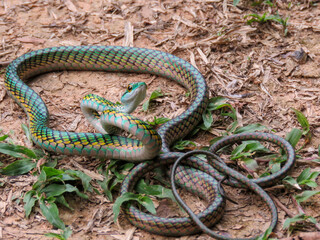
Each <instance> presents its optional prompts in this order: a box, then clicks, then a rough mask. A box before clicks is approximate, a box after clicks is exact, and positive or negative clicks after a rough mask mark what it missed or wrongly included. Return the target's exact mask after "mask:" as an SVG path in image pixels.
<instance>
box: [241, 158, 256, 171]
mask: <svg viewBox="0 0 320 240" xmlns="http://www.w3.org/2000/svg"><path fill="white" fill-rule="evenodd" d="M243 161H244V163H245V164H246V166H247V167H248V168H249V169H251V170H253V171H256V170H257V169H258V168H259V165H258V163H257V161H256V160H254V159H251V158H246V159H243Z"/></svg>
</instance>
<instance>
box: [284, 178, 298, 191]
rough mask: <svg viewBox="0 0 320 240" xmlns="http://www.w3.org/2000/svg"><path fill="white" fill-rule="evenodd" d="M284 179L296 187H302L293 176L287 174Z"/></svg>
mask: <svg viewBox="0 0 320 240" xmlns="http://www.w3.org/2000/svg"><path fill="white" fill-rule="evenodd" d="M282 181H283V182H284V183H286V184H289V185H290V186H292V187H294V188H297V189H301V188H300V186H299V184H298V182H297V181H296V180H295V179H294V178H293V177H291V176H286V177H285V178H284V179H282Z"/></svg>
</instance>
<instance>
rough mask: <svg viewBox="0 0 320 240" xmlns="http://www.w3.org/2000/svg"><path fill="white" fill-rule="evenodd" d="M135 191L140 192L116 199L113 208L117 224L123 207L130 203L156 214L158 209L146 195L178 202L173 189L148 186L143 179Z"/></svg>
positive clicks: (126, 194) (127, 193)
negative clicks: (137, 204)
mask: <svg viewBox="0 0 320 240" xmlns="http://www.w3.org/2000/svg"><path fill="white" fill-rule="evenodd" d="M135 190H136V191H137V192H138V193H137V194H135V193H131V192H126V193H125V194H123V195H121V196H120V197H118V198H117V199H116V201H115V203H114V205H113V207H112V210H113V213H114V221H115V222H116V221H117V218H118V216H119V213H120V209H121V206H122V205H123V204H124V203H126V202H129V201H130V202H132V201H135V202H138V203H139V204H141V205H142V206H144V207H145V209H146V210H147V211H148V212H150V213H152V214H156V209H155V207H154V204H153V202H152V200H151V198H149V197H148V196H146V195H151V196H155V197H157V198H170V199H171V200H172V201H174V202H176V200H175V197H174V196H173V193H172V191H171V189H167V188H165V187H163V186H161V185H148V184H147V183H146V182H145V181H144V180H143V179H141V180H140V181H139V182H138V184H137V185H136V188H135Z"/></svg>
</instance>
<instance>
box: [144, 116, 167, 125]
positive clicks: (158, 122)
mask: <svg viewBox="0 0 320 240" xmlns="http://www.w3.org/2000/svg"><path fill="white" fill-rule="evenodd" d="M168 121H170V119H169V118H165V117H160V118H157V117H156V116H155V117H154V119H153V121H152V122H148V124H150V125H151V126H158V125H161V124H164V123H166V122H168Z"/></svg>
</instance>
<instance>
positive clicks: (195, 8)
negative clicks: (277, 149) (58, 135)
mask: <svg viewBox="0 0 320 240" xmlns="http://www.w3.org/2000/svg"><path fill="white" fill-rule="evenodd" d="M318 5H319V3H317V2H311V1H303V2H300V1H293V2H290V3H289V2H287V1H284V0H283V1H277V3H276V6H275V7H273V8H270V7H268V6H267V5H264V4H262V5H261V6H257V7H253V6H251V5H250V2H249V1H240V4H239V6H238V7H235V6H233V5H232V1H227V0H224V1H220V0H214V1H209V0H206V1H205V0H203V1H200V0H197V1H191V0H187V1H183V0H178V1H169V0H164V1H145V0H136V1H130V0H121V1H113V0H109V1H107V0H101V1H94V0H80V1H74V0H58V1H50V0H39V1H38V0H30V1H28V2H26V1H21V0H20V1H19V0H3V1H1V3H0V33H1V35H0V36H1V38H0V40H1V44H0V71H1V72H0V74H1V80H0V124H1V125H0V129H2V133H3V134H10V137H11V138H12V139H13V140H14V142H15V143H16V144H20V145H26V146H30V143H28V141H27V139H26V137H25V135H24V133H23V131H22V128H21V124H22V123H24V124H27V118H26V115H25V113H24V112H23V111H22V109H21V108H20V107H19V106H18V105H17V104H16V103H15V102H14V101H13V100H12V99H11V98H10V97H9V96H8V95H7V94H6V92H5V90H4V86H3V75H4V70H5V66H6V65H7V63H9V62H10V61H11V60H13V59H15V58H16V57H18V56H20V55H22V54H24V53H27V52H30V51H33V50H36V49H41V48H45V47H52V46H64V45H126V46H135V47H148V48H152V49H158V50H162V51H166V52H170V53H172V54H175V55H177V56H179V57H181V58H183V59H185V60H187V61H189V62H191V63H192V64H193V65H196V66H197V67H198V69H199V70H200V71H201V72H202V73H203V75H204V76H205V78H206V80H207V83H208V86H209V87H210V94H211V96H225V97H228V98H229V99H230V101H229V102H230V104H231V105H232V106H233V107H234V108H235V109H236V110H237V112H238V119H239V126H245V125H247V124H250V123H261V124H263V125H265V126H267V127H269V128H270V129H274V130H275V133H276V134H277V135H279V136H281V137H285V135H286V134H287V133H288V132H290V130H291V129H292V128H301V126H300V125H299V123H298V121H297V119H296V117H295V114H294V112H293V111H292V110H291V108H295V109H298V110H300V111H302V112H303V113H304V115H305V116H306V117H307V118H308V120H309V123H310V126H311V131H312V135H313V138H312V140H311V142H310V143H308V144H307V145H306V146H305V147H304V148H303V149H302V150H301V151H300V152H299V155H300V156H301V158H300V159H299V161H298V163H297V165H296V169H295V170H294V172H293V173H292V174H291V175H292V176H294V177H297V176H298V175H299V173H300V172H301V171H302V170H303V169H304V168H306V167H311V168H312V171H319V170H320V167H319V165H317V164H316V163H314V162H311V161H310V159H315V158H317V156H318V152H317V149H318V146H319V144H320V117H319V116H320V98H319V96H320V95H319V92H320V70H319V69H320V68H319V62H320V61H319V60H320V43H319V38H320V28H319V24H320V8H319V6H318ZM272 9H273V14H275V9H277V11H278V13H279V14H280V16H283V17H284V18H285V17H286V16H290V19H289V21H288V22H289V24H290V25H289V26H288V35H287V36H286V37H285V36H284V34H283V29H282V26H281V25H280V24H277V23H275V22H272V23H266V24H258V23H254V24H252V26H249V25H247V24H246V20H245V19H244V16H245V15H247V14H251V13H259V14H260V15H262V14H263V13H264V12H268V13H270V12H271V10H272ZM300 49H303V50H304V52H305V53H306V54H307V58H306V59H303V58H302V59H299V58H295V54H296V53H297V52H296V51H300ZM304 56H306V55H304ZM136 81H145V82H146V83H147V85H148V96H150V94H151V92H152V91H153V90H155V89H158V88H160V89H161V90H162V91H163V92H164V93H167V95H166V96H165V97H164V98H161V99H159V100H157V101H156V102H155V103H154V104H153V105H152V106H151V108H150V110H149V111H148V112H147V113H144V112H142V111H141V107H139V108H138V110H137V111H136V113H135V114H136V115H138V116H139V117H141V118H142V119H144V120H153V118H154V116H157V117H168V118H172V117H175V116H177V115H179V114H180V113H181V112H183V111H184V110H185V109H186V106H187V103H188V101H189V100H188V99H187V98H186V97H185V90H184V89H183V88H182V87H180V86H178V85H177V84H176V83H174V82H172V81H169V80H167V79H163V78H160V77H154V76H151V75H148V74H141V75H136V74H123V73H104V72H62V73H61V72H58V73H50V74H45V75H41V76H39V77H37V78H36V79H35V80H33V81H32V82H31V83H30V86H31V87H32V88H33V89H35V90H36V91H37V92H38V93H39V94H40V96H41V97H42V98H43V99H44V101H45V102H46V103H47V106H48V109H49V111H50V114H51V119H50V126H51V127H53V128H56V129H60V130H67V131H78V132H82V131H93V128H92V127H90V126H89V125H88V123H87V122H86V120H85V119H84V117H83V115H82V113H81V111H80V107H79V102H80V100H81V98H82V97H83V96H84V95H86V94H88V93H95V94H98V95H101V96H105V97H106V98H108V99H109V100H111V101H115V102H116V101H119V98H120V96H121V94H122V93H123V91H124V90H125V87H126V86H127V84H128V83H130V82H136ZM119 83H120V84H119ZM79 116H80V117H79ZM220 120H221V119H220V118H217V119H216V122H215V124H214V127H213V129H212V130H211V131H210V133H200V134H198V135H197V136H196V137H195V138H193V139H192V140H193V141H195V142H196V143H197V144H198V145H199V147H201V146H207V145H208V144H209V140H210V139H212V138H213V137H216V136H219V133H221V131H222V130H225V129H226V127H227V124H226V123H223V122H221V121H220ZM11 161H13V160H12V159H3V160H2V162H3V163H4V164H5V165H6V164H8V163H9V162H11ZM99 163H100V162H99V160H97V159H94V158H88V157H61V159H60V160H59V167H61V168H67V169H68V168H70V169H77V170H83V169H87V170H89V171H90V173H91V174H92V176H95V174H96V175H98V174H97V173H96V168H97V166H98V165H99ZM1 178H2V179H1ZM1 178H0V180H1V181H0V182H3V183H4V185H3V186H2V187H0V239H45V238H44V237H43V234H44V233H47V232H59V231H57V230H54V229H53V227H52V226H51V225H50V224H49V223H48V222H47V221H46V219H45V218H44V217H43V216H42V215H41V213H40V211H39V209H38V208H36V209H35V211H34V213H33V214H31V217H30V218H29V219H26V218H25V217H24V210H23V202H22V199H23V195H24V194H25V192H27V191H28V190H30V189H31V187H32V184H33V183H34V181H35V180H36V178H35V177H33V176H32V175H27V176H17V177H7V176H1ZM318 183H319V180H318ZM95 187H97V188H98V189H99V186H98V185H97V184H96V185H95ZM226 189H227V190H228V194H229V195H231V196H232V197H233V198H236V199H237V201H238V202H239V204H238V205H235V204H232V203H230V202H228V203H227V209H226V214H225V215H224V217H223V219H222V221H220V223H219V224H217V225H216V227H215V228H214V229H215V230H216V231H220V232H221V233H225V232H228V233H230V234H232V235H233V236H236V237H240V236H241V237H249V236H254V235H256V234H258V233H261V230H266V229H267V227H268V224H269V220H270V216H269V213H268V210H267V208H266V205H265V204H263V203H262V202H261V201H259V198H257V197H256V196H254V195H253V194H250V193H248V192H247V191H245V190H239V189H231V188H226ZM100 190H101V189H100ZM290 191H291V190H290ZM290 191H288V190H286V189H285V188H284V186H283V185H280V186H279V187H277V188H275V189H269V192H270V193H271V194H272V195H273V196H274V198H275V199H276V200H277V201H279V202H281V203H282V204H283V206H284V207H283V208H279V224H278V227H277V229H276V231H275V234H274V237H277V238H284V237H285V236H286V235H287V232H286V231H285V230H283V229H282V224H283V222H284V220H285V219H286V218H287V217H288V215H289V216H290V215H291V216H294V215H296V214H297V213H298V212H299V209H298V208H297V206H295V205H294V203H293V198H292V197H293V196H294V195H295V194H297V192H290ZM68 200H69V201H70V205H71V206H72V207H74V209H75V210H74V211H73V212H71V211H69V210H67V209H64V208H61V209H60V215H61V218H62V219H63V221H64V222H65V223H66V224H68V225H70V227H71V228H72V230H73V235H72V237H71V238H70V239H135V240H136V239H167V238H165V237H160V236H157V235H153V234H149V233H147V232H145V231H142V230H139V229H135V228H133V227H132V225H130V223H129V222H127V220H126V218H125V216H123V215H121V216H120V218H119V222H118V223H114V222H113V213H112V205H113V203H112V202H110V201H109V200H108V199H107V197H106V196H104V195H98V194H95V193H91V194H90V200H89V201H87V200H83V199H80V198H78V197H70V198H68ZM187 202H188V204H189V206H191V207H192V208H193V209H197V211H198V210H199V209H200V210H201V209H203V207H204V206H205V205H204V204H202V203H199V199H198V198H197V197H190V196H189V195H188V197H187ZM156 204H157V205H158V206H159V208H160V207H161V209H162V211H164V210H163V205H165V206H166V204H167V203H166V202H163V201H160V202H156ZM302 207H303V210H304V211H305V212H306V215H310V216H313V217H315V218H316V219H318V220H319V209H320V198H319V197H318V196H315V197H312V198H310V199H309V200H308V201H307V202H305V203H303V204H302ZM174 208H175V209H177V207H174ZM284 208H285V209H286V210H287V211H286V212H285V211H284ZM164 209H166V207H165V208H164ZM170 211H171V210H170ZM162 214H164V213H162ZM167 214H169V212H167ZM301 231H302V232H308V231H317V228H315V227H314V226H313V225H304V226H303V228H302V229H301ZM297 234H298V233H297ZM172 239H173V238H172ZM181 239H208V236H207V235H204V234H203V235H194V236H187V237H182V238H181ZM314 239H316V238H314Z"/></svg>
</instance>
